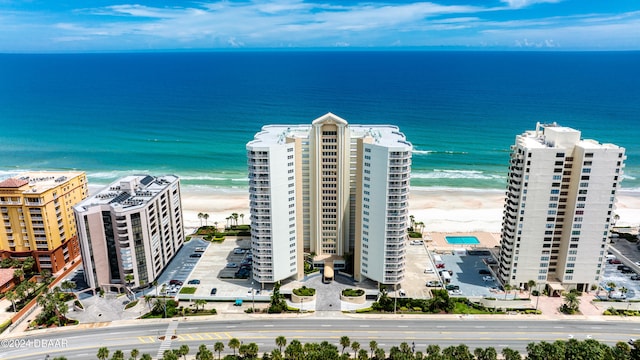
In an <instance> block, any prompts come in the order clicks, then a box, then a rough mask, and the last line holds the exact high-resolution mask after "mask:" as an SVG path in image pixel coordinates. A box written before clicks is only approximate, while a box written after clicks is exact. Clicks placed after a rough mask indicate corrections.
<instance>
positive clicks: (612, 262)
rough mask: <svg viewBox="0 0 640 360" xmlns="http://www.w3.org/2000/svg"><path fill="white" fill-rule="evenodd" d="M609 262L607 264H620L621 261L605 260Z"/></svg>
mask: <svg viewBox="0 0 640 360" xmlns="http://www.w3.org/2000/svg"><path fill="white" fill-rule="evenodd" d="M607 261H608V262H609V264H616V265H617V264H622V261H620V260H618V259H609V260H607Z"/></svg>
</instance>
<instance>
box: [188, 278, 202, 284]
mask: <svg viewBox="0 0 640 360" xmlns="http://www.w3.org/2000/svg"><path fill="white" fill-rule="evenodd" d="M187 284H191V285H199V284H200V280H198V279H193V280H189V282H187Z"/></svg>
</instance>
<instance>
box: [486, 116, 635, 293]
mask: <svg viewBox="0 0 640 360" xmlns="http://www.w3.org/2000/svg"><path fill="white" fill-rule="evenodd" d="M624 160H625V155H624V149H623V148H621V147H618V146H616V145H613V144H600V143H598V142H596V141H594V140H581V139H580V132H579V131H577V130H574V129H571V128H566V127H561V126H557V125H556V124H551V125H540V124H538V125H537V127H536V130H535V131H528V132H525V133H524V134H522V135H518V136H517V137H516V143H515V145H513V146H512V152H511V164H510V167H509V177H508V183H507V193H506V199H505V207H504V217H503V223H502V226H503V228H502V237H501V250H500V268H499V271H498V274H499V276H500V278H501V279H502V281H503V282H504V283H505V284H510V285H512V286H516V287H521V286H526V284H527V283H528V282H529V281H530V280H534V281H535V282H536V283H538V284H550V285H553V284H559V285H560V286H562V287H563V288H565V289H572V288H577V289H578V290H582V291H585V290H588V289H589V287H590V286H591V285H592V284H597V283H598V281H599V279H600V273H601V268H602V266H603V262H604V254H606V251H607V246H608V245H607V238H608V235H609V231H610V226H611V223H612V222H613V218H614V216H615V213H614V212H615V195H616V191H617V189H618V186H619V183H620V181H621V179H622V169H623V167H624ZM552 288H553V286H552Z"/></svg>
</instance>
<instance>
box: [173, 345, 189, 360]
mask: <svg viewBox="0 0 640 360" xmlns="http://www.w3.org/2000/svg"><path fill="white" fill-rule="evenodd" d="M188 354H189V345H186V344H183V345H180V348H179V349H178V354H176V355H182V358H183V359H184V360H187V355H188Z"/></svg>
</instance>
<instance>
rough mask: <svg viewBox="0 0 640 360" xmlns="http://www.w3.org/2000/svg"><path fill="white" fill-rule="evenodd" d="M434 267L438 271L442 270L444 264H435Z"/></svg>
mask: <svg viewBox="0 0 640 360" xmlns="http://www.w3.org/2000/svg"><path fill="white" fill-rule="evenodd" d="M436 267H437V268H438V269H444V264H443V263H439V264H436Z"/></svg>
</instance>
